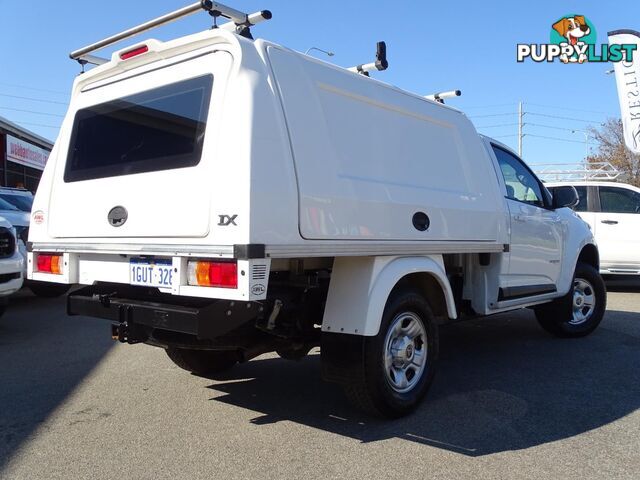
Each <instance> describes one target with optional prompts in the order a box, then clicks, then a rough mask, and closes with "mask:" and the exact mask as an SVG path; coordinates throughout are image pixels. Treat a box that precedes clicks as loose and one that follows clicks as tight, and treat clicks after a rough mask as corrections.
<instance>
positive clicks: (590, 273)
mask: <svg viewBox="0 0 640 480" xmlns="http://www.w3.org/2000/svg"><path fill="white" fill-rule="evenodd" d="M606 307H607V291H606V288H605V286H604V281H603V280H602V277H601V276H600V274H599V273H598V271H597V270H596V269H595V268H593V267H592V266H591V265H589V264H586V263H582V262H579V263H578V265H576V272H575V275H574V277H573V286H572V288H571V291H570V292H569V294H568V295H567V296H566V297H564V298H562V299H560V300H558V301H556V302H552V303H549V304H546V305H541V306H540V307H537V308H535V312H536V318H537V319H538V322H539V323H540V326H542V328H544V329H545V330H546V331H547V332H549V333H551V334H553V335H556V336H558V337H562V338H575V337H584V336H586V335H589V334H590V333H591V332H593V331H594V330H595V329H596V328H598V325H600V322H601V321H602V317H603V316H604V312H605V309H606Z"/></svg>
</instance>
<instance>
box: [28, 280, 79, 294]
mask: <svg viewBox="0 0 640 480" xmlns="http://www.w3.org/2000/svg"><path fill="white" fill-rule="evenodd" d="M70 288H71V285H65V284H62V283H48V282H30V283H29V289H30V290H31V291H32V292H33V293H34V295H36V296H38V297H43V298H55V297H59V296H61V295H64V294H65V293H67V292H68V291H69V289H70Z"/></svg>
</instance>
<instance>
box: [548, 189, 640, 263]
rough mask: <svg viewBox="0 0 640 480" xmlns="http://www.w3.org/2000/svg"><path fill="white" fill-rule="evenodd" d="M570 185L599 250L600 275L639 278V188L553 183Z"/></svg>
mask: <svg viewBox="0 0 640 480" xmlns="http://www.w3.org/2000/svg"><path fill="white" fill-rule="evenodd" d="M546 185H547V186H549V187H553V186H558V185H573V186H574V187H575V189H576V191H577V192H578V196H579V197H580V203H578V205H577V206H576V207H575V210H576V212H578V214H579V215H580V217H581V218H582V219H583V220H584V221H585V222H587V223H588V224H589V226H590V227H591V230H592V231H593V234H594V236H595V238H596V242H597V244H598V249H599V250H600V272H601V273H603V274H615V275H620V274H622V275H638V274H640V188H637V187H634V186H633V185H628V184H626V183H617V182H596V181H578V182H553V183H551V182H550V183H548V184H546Z"/></svg>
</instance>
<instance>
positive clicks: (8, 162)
mask: <svg viewBox="0 0 640 480" xmlns="http://www.w3.org/2000/svg"><path fill="white" fill-rule="evenodd" d="M52 148H53V143H51V142H50V141H49V140H47V139H46V138H44V137H41V136H40V135H37V134H35V133H33V132H31V131H30V130H27V129H25V128H24V127H21V126H20V125H17V124H15V123H13V122H11V121H9V120H7V119H6V118H3V117H0V159H1V160H2V163H1V164H0V185H2V186H4V187H16V188H26V189H28V190H31V191H32V192H34V193H35V191H36V189H37V188H38V183H40V177H41V176H42V171H43V170H44V166H45V164H46V163H47V159H48V158H49V154H50V153H51V149H52Z"/></svg>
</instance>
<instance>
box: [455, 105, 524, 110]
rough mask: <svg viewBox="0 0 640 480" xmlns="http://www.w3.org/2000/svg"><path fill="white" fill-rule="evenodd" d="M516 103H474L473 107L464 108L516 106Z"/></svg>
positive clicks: (465, 108)
mask: <svg viewBox="0 0 640 480" xmlns="http://www.w3.org/2000/svg"><path fill="white" fill-rule="evenodd" d="M515 105H516V104H515V103H499V104H496V105H474V106H471V107H464V110H467V109H471V108H498V107H513V106H515Z"/></svg>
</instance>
